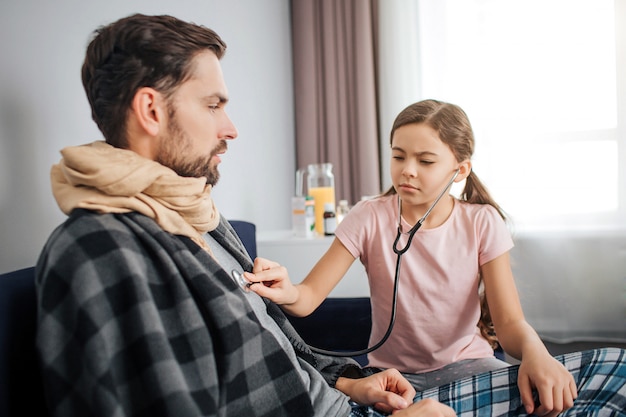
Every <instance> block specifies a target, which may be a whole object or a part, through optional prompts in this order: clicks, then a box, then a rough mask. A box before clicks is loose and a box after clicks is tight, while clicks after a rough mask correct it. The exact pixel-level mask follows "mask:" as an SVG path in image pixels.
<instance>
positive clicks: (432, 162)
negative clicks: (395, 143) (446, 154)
mask: <svg viewBox="0 0 626 417" xmlns="http://www.w3.org/2000/svg"><path fill="white" fill-rule="evenodd" d="M420 163H421V164H422V165H430V164H434V163H435V162H434V161H420Z"/></svg>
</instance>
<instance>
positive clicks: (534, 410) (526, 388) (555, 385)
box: [517, 351, 578, 417]
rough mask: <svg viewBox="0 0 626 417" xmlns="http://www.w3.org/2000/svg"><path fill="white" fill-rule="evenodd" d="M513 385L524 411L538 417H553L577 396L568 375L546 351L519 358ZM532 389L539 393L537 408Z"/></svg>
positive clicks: (567, 406)
mask: <svg viewBox="0 0 626 417" xmlns="http://www.w3.org/2000/svg"><path fill="white" fill-rule="evenodd" d="M517 385H518V386H519V390H520V395H521V399H522V403H523V404H524V407H525V408H526V412H527V413H528V414H536V415H538V416H550V417H551V416H556V415H557V414H559V413H560V412H562V411H564V410H567V409H568V408H571V407H572V406H573V405H574V400H575V399H576V397H577V396H578V390H577V388H576V383H575V382H574V378H573V377H572V375H571V374H570V373H569V371H568V370H567V369H566V368H565V367H564V366H563V365H562V364H561V363H560V362H559V361H557V360H556V359H554V358H553V357H552V356H550V354H549V353H548V352H547V351H545V352H533V353H532V354H530V355H529V354H525V355H524V356H523V357H522V362H521V364H520V368H519V373H518V376H517ZM533 389H536V390H537V393H538V394H539V406H538V407H535V403H534V400H533V394H532V391H533Z"/></svg>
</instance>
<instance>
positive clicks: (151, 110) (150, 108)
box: [131, 87, 167, 136]
mask: <svg viewBox="0 0 626 417" xmlns="http://www.w3.org/2000/svg"><path fill="white" fill-rule="evenodd" d="M131 111H132V112H133V115H134V117H135V119H136V121H137V125H138V126H139V127H140V128H141V129H143V130H144V131H145V133H147V134H148V135H150V136H157V135H158V133H159V130H160V129H161V128H162V126H163V124H164V123H165V115H166V114H167V113H166V112H167V106H166V101H165V98H164V97H163V95H162V94H161V93H159V92H158V91H156V90H155V89H154V88H150V87H142V88H140V89H139V90H137V92H136V93H135V96H134V97H133V101H132V103H131Z"/></svg>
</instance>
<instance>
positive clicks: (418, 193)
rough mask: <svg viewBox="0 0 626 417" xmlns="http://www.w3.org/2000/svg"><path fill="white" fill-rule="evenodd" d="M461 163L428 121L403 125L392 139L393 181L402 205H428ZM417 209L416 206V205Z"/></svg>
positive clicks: (425, 206)
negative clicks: (426, 122)
mask: <svg viewBox="0 0 626 417" xmlns="http://www.w3.org/2000/svg"><path fill="white" fill-rule="evenodd" d="M459 166H460V164H459V162H458V161H457V160H456V158H455V157H454V154H453V153H452V151H451V150H450V147H448V145H446V144H445V143H443V142H442V141H441V139H439V135H438V133H437V131H436V130H434V129H433V128H432V127H430V126H429V125H427V124H425V123H412V124H408V125H404V126H402V127H400V128H398V129H396V131H395V132H394V134H393V137H392V141H391V180H392V182H393V186H394V187H395V189H396V191H397V192H398V194H399V195H400V198H401V199H402V203H403V207H404V206H405V205H407V204H408V205H410V206H424V207H422V208H423V209H424V210H425V209H426V208H427V207H429V206H430V205H431V204H432V203H433V201H435V199H436V198H437V196H438V195H439V193H441V190H443V188H445V186H446V184H447V183H448V181H450V179H451V178H452V176H453V175H454V173H455V171H456V170H457V168H459ZM416 208H417V207H416Z"/></svg>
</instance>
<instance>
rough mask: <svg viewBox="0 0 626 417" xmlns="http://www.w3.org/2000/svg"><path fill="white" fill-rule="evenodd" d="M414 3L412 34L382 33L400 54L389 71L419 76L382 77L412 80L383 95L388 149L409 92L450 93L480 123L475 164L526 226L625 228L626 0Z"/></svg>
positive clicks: (416, 95)
mask: <svg viewBox="0 0 626 417" xmlns="http://www.w3.org/2000/svg"><path fill="white" fill-rule="evenodd" d="M409 3H411V4H412V7H413V9H414V12H415V13H414V14H413V17H411V18H407V17H406V14H407V13H406V5H407V4H408V3H407V2H406V1H405V2H404V3H403V6H404V15H402V16H398V15H396V18H397V20H396V23H397V24H398V25H400V26H403V25H409V26H405V28H406V27H409V28H411V30H412V31H413V33H412V34H411V35H409V36H407V35H406V33H411V31H408V32H407V31H404V32H402V29H400V28H397V29H396V30H397V34H396V35H382V32H381V43H383V44H385V42H389V41H391V42H394V43H396V46H395V47H394V53H395V55H396V56H389V55H387V56H383V57H381V58H382V60H381V75H384V76H386V77H385V78H389V77H388V74H389V73H391V72H393V71H398V68H399V71H400V72H402V73H401V74H397V75H396V76H395V77H391V78H392V79H396V80H407V77H408V78H411V79H412V81H411V83H408V84H407V83H405V84H404V86H403V85H393V82H392V81H385V82H381V86H382V88H383V89H389V88H391V89H404V90H405V92H404V93H403V95H402V96H400V97H391V96H389V95H387V96H385V95H384V94H381V96H382V97H383V99H386V100H387V102H383V103H382V105H381V107H382V108H385V109H386V110H387V111H390V110H389V109H393V111H394V113H393V114H389V115H387V116H386V119H385V117H383V119H382V121H381V122H382V123H383V124H385V125H384V126H383V127H382V129H383V132H387V133H383V134H382V137H383V140H382V142H384V146H382V145H381V148H382V149H385V147H388V131H389V128H390V126H391V123H392V121H393V117H395V115H396V114H397V113H398V111H400V110H401V109H402V108H403V107H405V106H406V105H407V104H409V103H410V102H413V101H417V100H421V99H424V98H436V99H440V100H443V101H448V102H452V103H455V104H458V105H460V106H461V107H462V108H463V109H464V110H465V111H466V112H467V113H468V116H469V118H470V121H471V122H472V126H473V128H474V133H475V136H476V152H475V155H474V161H473V162H474V169H475V172H476V173H477V174H478V176H479V177H480V178H481V180H482V181H483V182H484V183H485V184H486V185H487V187H488V188H489V190H490V191H491V193H492V194H493V196H494V198H495V200H496V201H497V202H498V203H499V204H500V205H501V206H502V207H503V208H504V209H505V211H507V213H509V214H510V215H511V217H512V219H513V222H514V224H515V227H516V228H517V229H518V230H519V229H536V228H541V229H545V228H548V227H550V228H561V229H569V228H588V227H593V228H603V227H610V228H613V227H615V226H616V225H622V227H623V225H624V224H626V197H625V196H624V191H623V190H626V167H625V166H624V164H626V151H625V150H624V149H625V148H626V137H625V136H626V135H625V126H626V120H625V119H626V116H625V115H624V113H625V112H624V109H623V107H620V106H624V104H625V103H626V98H625V96H626V91H625V90H626V87H625V86H626V76H624V74H626V68H625V64H624V62H623V60H624V56H620V55H618V54H617V51H621V50H623V49H624V46H625V45H626V41H625V40H624V38H625V37H626V36H625V35H624V31H625V28H620V27H616V22H618V23H617V24H619V23H620V22H622V23H624V22H626V19H624V16H623V15H624V9H626V1H624V0H617V1H613V0H523V1H522V0H427V1H414V2H409ZM399 9H402V7H399ZM385 13H388V14H389V16H393V12H389V11H387V12H385V11H384V10H381V18H383V19H384V18H385ZM618 16H620V17H621V18H618ZM384 26H385V24H384V22H382V23H381V28H384ZM620 31H621V32H620ZM400 33H404V34H403V35H400ZM620 34H621V35H620ZM401 45H406V46H405V47H404V49H403V48H402V46H401ZM414 56H417V59H414V58H413V57H414ZM408 57H411V58H408ZM618 77H622V78H618ZM400 82H402V81H400ZM394 100H395V101H394ZM400 102H402V104H400ZM620 108H621V112H620V111H619V110H620ZM387 155H388V153H386V154H385V156H384V158H385V157H386V156H387ZM384 166H388V165H384ZM387 172H388V170H387V171H385V172H384V173H383V178H385V181H386V183H385V184H387V185H388V184H389V180H388V178H386V177H388V174H387ZM456 190H457V191H458V190H459V189H458V188H457V189H456Z"/></svg>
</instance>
